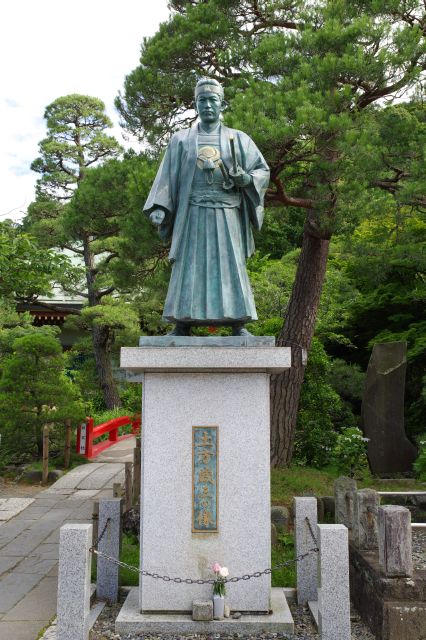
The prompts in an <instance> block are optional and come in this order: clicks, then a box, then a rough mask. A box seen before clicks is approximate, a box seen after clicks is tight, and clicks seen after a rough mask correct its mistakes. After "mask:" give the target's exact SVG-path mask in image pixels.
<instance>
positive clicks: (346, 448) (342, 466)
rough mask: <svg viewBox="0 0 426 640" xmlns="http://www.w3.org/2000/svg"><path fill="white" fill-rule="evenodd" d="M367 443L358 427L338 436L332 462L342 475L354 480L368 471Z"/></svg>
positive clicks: (344, 431)
mask: <svg viewBox="0 0 426 640" xmlns="http://www.w3.org/2000/svg"><path fill="white" fill-rule="evenodd" d="M367 441H368V438H364V436H363V433H362V431H361V430H360V429H358V428H357V427H349V428H348V429H343V431H342V432H341V433H340V434H339V435H338V436H337V439H336V444H335V447H334V449H333V454H332V461H333V462H334V463H335V464H336V466H337V468H338V470H339V472H340V473H343V474H345V475H348V476H350V477H351V478H353V477H355V476H362V475H364V473H365V472H367V471H368V461H367Z"/></svg>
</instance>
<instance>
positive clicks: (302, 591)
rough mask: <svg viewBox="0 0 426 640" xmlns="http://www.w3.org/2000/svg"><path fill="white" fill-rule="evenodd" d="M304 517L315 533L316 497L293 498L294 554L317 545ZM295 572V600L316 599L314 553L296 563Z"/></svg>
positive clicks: (307, 600)
mask: <svg viewBox="0 0 426 640" xmlns="http://www.w3.org/2000/svg"><path fill="white" fill-rule="evenodd" d="M306 518H309V522H310V523H311V528H312V531H313V533H314V535H316V531H317V524H318V517H317V499H316V498H295V499H294V531H295V537H296V556H300V555H302V554H303V553H307V552H308V551H310V550H311V549H313V548H315V547H316V546H317V545H316V543H315V541H314V540H313V539H312V535H311V532H310V530H309V526H308V523H307V522H306ZM296 574H297V602H298V604H306V603H307V602H315V601H316V600H318V586H317V574H318V558H317V554H316V553H311V554H309V555H308V556H306V558H303V560H300V561H299V562H297V563H296Z"/></svg>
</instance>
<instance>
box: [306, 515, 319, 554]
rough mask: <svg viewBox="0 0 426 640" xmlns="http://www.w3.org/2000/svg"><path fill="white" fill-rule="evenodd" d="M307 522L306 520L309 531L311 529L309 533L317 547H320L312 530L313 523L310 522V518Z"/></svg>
mask: <svg viewBox="0 0 426 640" xmlns="http://www.w3.org/2000/svg"><path fill="white" fill-rule="evenodd" d="M305 520H306V523H307V525H308V529H309V533H310V534H311V538H312V540H313V541H314V544H315V546H316V547H318V542H317V539H316V537H315V535H314V532H313V530H312V525H311V521H310V520H309V518H308V516H306V518H305ZM317 551H318V549H317Z"/></svg>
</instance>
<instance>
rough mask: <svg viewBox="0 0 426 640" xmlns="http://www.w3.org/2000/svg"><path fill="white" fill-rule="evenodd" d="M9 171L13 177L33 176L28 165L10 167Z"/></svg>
mask: <svg viewBox="0 0 426 640" xmlns="http://www.w3.org/2000/svg"><path fill="white" fill-rule="evenodd" d="M9 171H11V172H12V173H13V175H15V176H29V175H33V172H32V171H31V168H30V166H29V165H24V164H21V165H12V166H11V167H9Z"/></svg>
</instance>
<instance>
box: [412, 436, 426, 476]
mask: <svg viewBox="0 0 426 640" xmlns="http://www.w3.org/2000/svg"><path fill="white" fill-rule="evenodd" d="M414 470H415V472H416V474H417V475H418V477H419V478H420V480H421V481H422V482H425V481H426V434H425V435H424V436H423V437H422V438H420V440H419V455H418V458H417V460H416V461H415V463H414Z"/></svg>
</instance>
